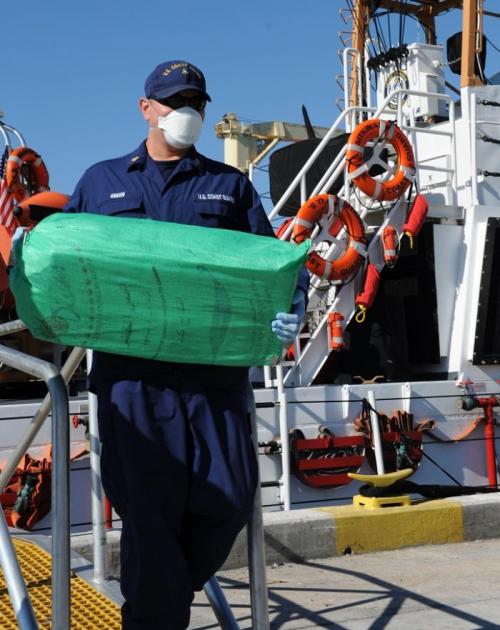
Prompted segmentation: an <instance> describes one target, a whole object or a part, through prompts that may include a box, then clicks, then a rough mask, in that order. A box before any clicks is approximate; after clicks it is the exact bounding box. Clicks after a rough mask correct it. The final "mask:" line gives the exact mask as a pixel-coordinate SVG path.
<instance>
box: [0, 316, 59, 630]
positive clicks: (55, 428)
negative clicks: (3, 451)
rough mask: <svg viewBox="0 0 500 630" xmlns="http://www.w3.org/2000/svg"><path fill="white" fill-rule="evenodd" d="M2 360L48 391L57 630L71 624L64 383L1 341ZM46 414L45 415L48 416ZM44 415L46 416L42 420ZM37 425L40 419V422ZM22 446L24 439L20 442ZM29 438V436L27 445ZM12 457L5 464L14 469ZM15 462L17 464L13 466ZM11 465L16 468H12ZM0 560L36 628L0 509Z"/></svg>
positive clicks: (20, 618)
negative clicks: (40, 383)
mask: <svg viewBox="0 0 500 630" xmlns="http://www.w3.org/2000/svg"><path fill="white" fill-rule="evenodd" d="M25 328H26V327H25V326H24V324H23V323H22V322H21V321H19V320H18V321H16V322H10V323H8V324H7V325H4V326H1V325H0V335H1V334H7V333H10V332H13V330H23V329H25ZM0 361H2V362H3V363H5V364H6V365H8V366H10V367H13V368H15V369H18V370H21V371H22V372H26V373H27V374H30V375H32V376H35V377H36V378H40V379H42V380H43V381H45V383H46V384H47V388H48V390H49V394H48V397H50V402H49V404H48V408H47V412H46V415H48V413H49V411H50V410H51V411H52V429H51V433H52V475H51V492H52V507H51V514H52V579H51V584H52V625H51V627H52V628H54V629H55V630H67V629H69V628H70V542H69V422H68V416H69V407H68V394H67V391H66V385H65V383H64V380H63V377H62V376H61V373H60V372H59V370H58V369H57V368H56V367H55V366H54V365H52V364H51V363H48V362H47V361H43V360H41V359H38V358H36V357H32V356H30V355H28V354H25V353H24V352H20V351H19V350H14V349H13V348H9V347H7V346H4V345H0ZM46 415H45V417H46ZM44 419H45V418H44ZM40 424H41V423H40ZM23 442H24V444H26V440H23ZM30 443H31V441H29V440H28V445H29V444H30ZM12 462H13V458H12V457H11V459H10V461H9V464H8V465H7V466H9V468H10V469H11V468H12ZM17 463H18V460H16V462H15V466H16V465H17ZM15 466H14V469H15ZM0 512H1V516H0V561H1V564H2V567H3V570H4V576H5V581H6V584H7V589H8V591H9V595H10V598H11V601H12V604H13V607H14V613H15V615H16V618H17V622H18V625H19V627H20V628H21V630H37V629H38V623H37V621H36V617H35V614H34V611H33V607H32V604H31V601H30V598H29V595H28V590H27V587H26V584H25V582H24V579H23V576H22V574H21V569H20V567H19V562H18V560H17V556H16V552H15V548H14V545H13V542H12V539H11V536H10V532H9V528H8V526H7V522H6V520H5V516H4V513H3V509H1V510H0Z"/></svg>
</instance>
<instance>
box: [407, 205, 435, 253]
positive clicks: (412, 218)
mask: <svg viewBox="0 0 500 630" xmlns="http://www.w3.org/2000/svg"><path fill="white" fill-rule="evenodd" d="M428 211H429V204H428V203H427V199H426V198H425V197H424V196H423V195H420V194H419V195H417V196H416V197H415V199H414V201H413V204H412V206H411V208H410V212H409V213H408V218H407V219H406V223H405V224H404V225H403V233H404V234H406V236H408V238H409V239H410V245H411V247H413V238H414V237H415V236H418V233H419V232H420V230H421V229H422V225H423V224H424V221H425V218H426V217H427V212H428Z"/></svg>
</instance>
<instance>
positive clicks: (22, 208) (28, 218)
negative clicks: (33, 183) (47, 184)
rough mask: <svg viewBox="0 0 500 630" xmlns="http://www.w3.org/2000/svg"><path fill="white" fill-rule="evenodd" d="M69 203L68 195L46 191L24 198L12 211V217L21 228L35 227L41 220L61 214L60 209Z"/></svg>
mask: <svg viewBox="0 0 500 630" xmlns="http://www.w3.org/2000/svg"><path fill="white" fill-rule="evenodd" d="M68 201H69V195H64V194H63V193H60V192H56V191H46V192H41V193H37V194H36V195H31V197H26V198H25V199H24V200H23V201H21V202H20V203H19V205H18V206H17V208H16V209H15V210H14V215H15V217H16V218H17V220H18V221H19V223H20V224H21V225H23V226H30V227H31V226H33V225H36V224H37V223H38V222H39V221H41V220H42V219H45V217H47V216H49V214H54V213H55V212H62V209H63V208H64V206H65V205H66V203H67V202H68Z"/></svg>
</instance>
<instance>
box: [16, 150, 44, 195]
mask: <svg viewBox="0 0 500 630" xmlns="http://www.w3.org/2000/svg"><path fill="white" fill-rule="evenodd" d="M25 164H27V165H28V166H29V168H30V174H31V176H32V184H33V185H34V187H35V192H43V191H45V190H47V189H48V186H49V173H48V171H47V168H46V166H45V164H44V163H43V160H42V158H41V157H40V155H38V153H37V152H36V151H33V149H29V148H28V147H17V148H16V149H13V150H12V151H11V152H10V154H9V157H8V159H7V164H6V166H5V181H6V183H7V188H8V189H9V191H10V192H11V193H12V194H13V195H14V199H15V200H16V201H18V202H19V201H22V200H23V199H24V198H25V197H26V196H27V195H28V192H27V191H26V189H25V187H24V185H23V183H22V181H21V179H22V178H21V169H22V167H23V166H24V165H25Z"/></svg>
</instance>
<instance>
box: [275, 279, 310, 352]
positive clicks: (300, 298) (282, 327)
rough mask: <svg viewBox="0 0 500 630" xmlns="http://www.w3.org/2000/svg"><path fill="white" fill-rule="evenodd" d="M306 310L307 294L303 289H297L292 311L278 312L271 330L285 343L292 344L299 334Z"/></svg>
mask: <svg viewBox="0 0 500 630" xmlns="http://www.w3.org/2000/svg"><path fill="white" fill-rule="evenodd" d="M305 312H306V294H305V293H304V291H303V290H302V289H295V293H294V294H293V298H292V308H291V312H290V313H276V318H275V319H273V321H272V322H271V330H272V331H273V333H274V334H275V335H276V337H278V339H279V340H280V341H281V343H283V344H284V345H290V344H291V343H292V341H293V340H294V339H295V337H296V336H297V335H298V334H299V330H300V326H301V324H302V320H303V319H304V315H305Z"/></svg>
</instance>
